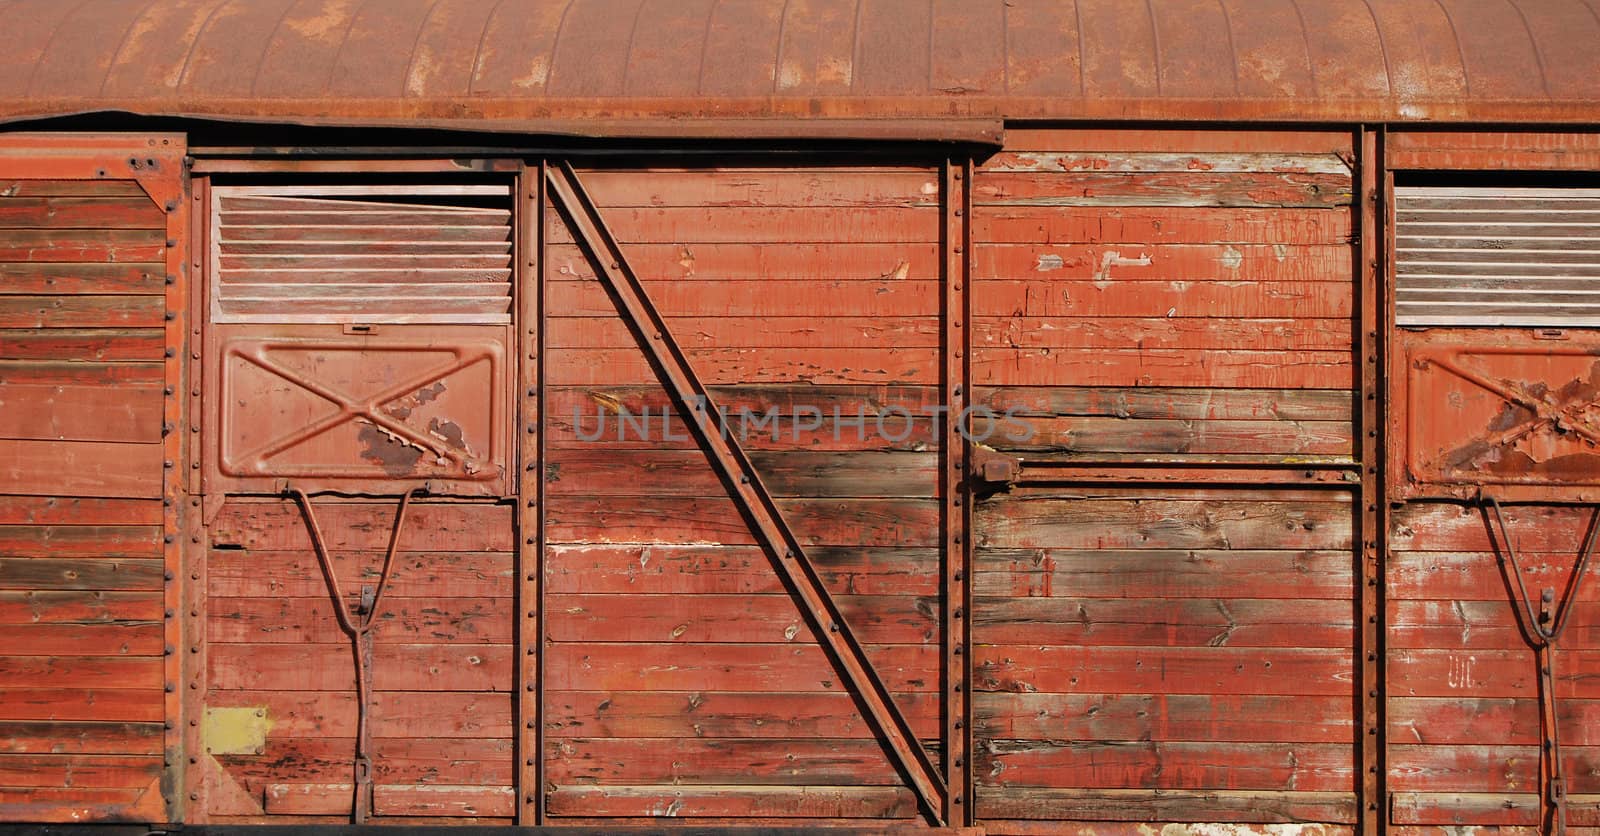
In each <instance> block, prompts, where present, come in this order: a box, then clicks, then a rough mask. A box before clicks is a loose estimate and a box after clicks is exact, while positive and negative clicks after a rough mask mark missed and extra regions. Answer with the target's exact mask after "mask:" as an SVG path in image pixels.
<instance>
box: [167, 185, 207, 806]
mask: <svg viewBox="0 0 1600 836" xmlns="http://www.w3.org/2000/svg"><path fill="white" fill-rule="evenodd" d="M186 200H187V203H188V210H187V211H188V212H189V216H190V218H191V219H192V220H191V223H190V234H189V235H188V237H187V241H188V254H187V265H188V269H187V271H186V275H187V276H188V285H189V291H188V294H187V297H186V304H185V307H184V315H183V316H180V317H179V318H178V319H177V320H176V321H178V322H180V323H184V324H185V325H186V327H187V329H188V333H189V363H188V369H189V373H188V380H187V381H186V382H185V383H184V384H182V386H183V387H184V388H186V389H187V392H186V394H187V396H188V404H189V410H188V415H187V416H186V418H185V420H184V421H183V422H182V424H181V425H180V431H179V433H178V434H179V435H181V436H183V439H184V441H183V444H184V446H185V447H186V448H187V453H188V455H187V456H186V458H187V459H188V462H189V467H188V468H187V469H188V471H189V473H190V474H191V476H190V478H189V482H190V491H189V496H188V498H187V500H186V502H185V503H184V505H183V512H184V529H185V535H186V536H185V537H184V538H183V543H182V546H183V549H182V551H183V555H184V557H183V560H182V563H183V570H182V571H183V572H184V573H185V574H186V575H187V576H188V578H189V581H188V584H187V586H186V587H185V593H184V596H183V601H182V603H181V605H180V606H179V608H178V611H177V613H176V615H178V617H179V620H180V621H181V623H182V624H183V630H182V632H183V641H182V645H181V648H182V653H183V683H182V689H183V697H182V702H183V716H184V718H185V720H184V723H183V750H184V751H183V754H184V757H183V759H182V766H183V768H184V770H185V772H184V776H185V780H184V793H185V794H186V795H188V796H189V798H188V805H187V812H186V815H185V816H184V818H183V821H184V822H186V823H187V822H203V821H205V820H206V819H207V815H206V814H207V810H208V808H209V803H208V799H209V790H210V781H208V780H207V778H206V770H205V768H204V765H203V764H202V763H201V762H200V758H201V757H204V756H205V741H204V739H203V737H202V735H201V728H202V727H201V725H200V723H199V722H198V721H199V720H200V719H201V718H202V717H203V716H204V715H205V699H206V624H205V613H206V569H205V564H206V553H207V549H206V543H205V536H204V535H205V519H204V504H203V497H202V491H203V490H204V484H203V483H202V481H201V470H200V468H199V467H196V465H199V464H201V463H202V461H203V458H202V456H203V454H204V449H205V448H204V446H203V442H204V438H203V436H202V434H201V432H200V428H201V426H202V425H203V423H204V421H203V419H202V415H203V414H204V413H203V412H202V410H201V395H202V393H203V392H204V384H203V381H204V379H205V376H204V374H203V362H204V361H203V356H202V355H203V347H204V346H205V341H204V339H203V337H204V331H203V328H204V327H205V319H206V317H205V311H206V307H205V295H206V294H205V281H204V277H205V261H204V258H205V256H204V254H205V253H207V252H209V251H210V250H209V243H208V242H209V239H210V235H211V225H210V224H209V223H208V222H207V221H208V220H209V217H210V216H209V213H208V212H207V211H206V207H208V206H210V205H211V198H210V181H209V180H202V181H200V182H196V183H193V184H192V187H191V190H190V194H189V195H188V196H187V198H186ZM169 275H172V274H169ZM169 287H170V285H169ZM167 614H168V615H169V616H170V615H173V614H174V612H173V611H172V610H170V609H169V610H168V612H167Z"/></svg>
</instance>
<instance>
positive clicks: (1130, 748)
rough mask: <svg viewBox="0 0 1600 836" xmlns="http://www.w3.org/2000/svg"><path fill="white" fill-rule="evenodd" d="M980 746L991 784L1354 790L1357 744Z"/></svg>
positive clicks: (984, 781) (982, 778)
mask: <svg viewBox="0 0 1600 836" xmlns="http://www.w3.org/2000/svg"><path fill="white" fill-rule="evenodd" d="M974 751H975V755H974V756H975V757H976V758H977V763H976V764H974V765H975V767H976V774H977V775H978V776H979V782H980V784H981V785H982V786H984V787H990V786H1004V787H1076V788H1086V789H1157V788H1160V789H1168V788H1171V789H1216V790H1301V791H1306V792H1347V791H1349V790H1350V788H1351V785H1352V782H1353V781H1354V779H1355V765H1354V763H1353V761H1352V758H1351V746H1350V745H1349V744H1343V745H1332V744H1318V743H1295V744H1286V743H1248V744H1240V743H1214V742H1206V743H1164V742H1154V741H1114V742H1064V741H1039V740H992V741H989V742H987V743H986V744H985V745H984V746H981V747H978V748H977V749H975V750H974Z"/></svg>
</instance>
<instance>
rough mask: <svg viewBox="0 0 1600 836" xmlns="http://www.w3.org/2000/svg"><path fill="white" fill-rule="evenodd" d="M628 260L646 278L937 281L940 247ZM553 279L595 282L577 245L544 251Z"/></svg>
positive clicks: (674, 254)
mask: <svg viewBox="0 0 1600 836" xmlns="http://www.w3.org/2000/svg"><path fill="white" fill-rule="evenodd" d="M628 262H629V263H630V264H632V265H633V269H634V270H635V271H637V272H638V273H639V276H640V277H641V278H644V279H647V280H664V279H701V280H705V281H718V280H722V281H755V282H768V281H812V282H820V281H837V280H852V279H854V280H876V281H885V280H891V279H894V280H906V279H910V280H913V281H935V280H937V279H938V278H939V246H938V244H936V243H934V242H932V241H929V242H927V243H920V244H919V243H899V244H868V243H853V242H838V243H830V244H793V243H781V244H753V243H746V242H723V243H714V244H710V243H696V244H677V243H672V244H630V245H629V246H628ZM545 270H546V275H547V276H549V278H550V280H552V281H557V282H560V281H571V280H580V279H594V278H595V272H594V266H593V265H592V264H590V263H589V257H588V256H586V255H584V253H583V250H582V249H581V248H579V247H578V246H577V245H575V244H551V245H550V246H548V247H546V249H545Z"/></svg>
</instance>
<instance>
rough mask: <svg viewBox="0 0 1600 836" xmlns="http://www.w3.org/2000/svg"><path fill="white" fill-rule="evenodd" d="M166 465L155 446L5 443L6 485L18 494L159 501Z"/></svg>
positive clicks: (0, 470) (1, 478)
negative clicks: (134, 498)
mask: <svg viewBox="0 0 1600 836" xmlns="http://www.w3.org/2000/svg"><path fill="white" fill-rule="evenodd" d="M161 462H162V456H161V447H160V446H159V445H155V444H120V443H114V442H100V441H17V440H13V439H0V482H4V483H5V485H6V490H9V491H13V492H16V493H30V494H44V495H50V494H68V495H71V496H85V497H130V498H132V497H138V498H143V497H152V498H153V497H157V496H160V494H161Z"/></svg>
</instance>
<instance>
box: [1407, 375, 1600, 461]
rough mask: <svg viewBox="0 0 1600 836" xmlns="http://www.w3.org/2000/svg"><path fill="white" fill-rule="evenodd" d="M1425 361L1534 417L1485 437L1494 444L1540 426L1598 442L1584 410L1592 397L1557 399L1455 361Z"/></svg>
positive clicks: (1598, 434)
mask: <svg viewBox="0 0 1600 836" xmlns="http://www.w3.org/2000/svg"><path fill="white" fill-rule="evenodd" d="M1426 362H1429V363H1432V364H1434V365H1437V366H1438V367H1439V368H1442V369H1444V370H1445V371H1448V372H1450V373H1451V374H1454V375H1456V376H1457V377H1460V378H1461V379H1463V380H1466V381H1468V382H1470V383H1475V384H1477V385H1478V386H1479V387H1482V388H1483V389H1485V390H1487V391H1488V392H1490V393H1491V394H1493V395H1495V396H1496V397H1498V398H1500V399H1502V400H1504V401H1505V402H1506V403H1509V404H1512V405H1515V406H1520V407H1522V408H1524V409H1526V410H1528V411H1529V412H1532V413H1533V415H1534V417H1533V419H1532V420H1529V421H1524V422H1523V423H1521V424H1518V425H1517V426H1515V427H1512V428H1510V429H1508V430H1505V431H1503V432H1501V433H1499V434H1498V435H1495V436H1493V437H1490V438H1486V439H1484V441H1485V442H1486V443H1488V444H1489V445H1491V446H1493V447H1504V446H1506V445H1508V444H1513V443H1515V442H1517V441H1518V440H1520V439H1522V438H1525V437H1527V436H1529V435H1532V434H1533V433H1534V432H1536V431H1538V430H1539V429H1541V428H1543V427H1546V426H1549V427H1553V428H1555V429H1556V431H1558V432H1563V433H1564V432H1571V433H1574V434H1575V435H1577V436H1579V437H1580V438H1582V439H1583V440H1585V441H1587V442H1589V443H1590V444H1594V445H1600V429H1597V428H1596V427H1595V425H1594V424H1593V423H1591V422H1590V421H1589V417H1588V415H1587V412H1588V411H1589V409H1590V407H1593V406H1595V405H1596V402H1595V401H1594V400H1592V399H1589V400H1583V399H1579V398H1572V399H1570V400H1567V401H1564V402H1557V401H1556V400H1555V399H1553V398H1552V397H1551V396H1550V394H1549V393H1548V392H1547V393H1546V394H1544V395H1542V396H1541V395H1536V394H1534V393H1533V392H1531V391H1529V389H1528V387H1527V386H1525V385H1523V384H1521V383H1512V382H1510V381H1498V380H1494V379H1493V378H1490V377H1488V376H1487V375H1484V374H1481V373H1479V372H1476V371H1473V370H1471V369H1468V368H1464V367H1462V366H1461V365H1460V364H1458V363H1456V362H1455V361H1454V360H1451V359H1447V358H1444V357H1430V358H1428V360H1427V361H1426Z"/></svg>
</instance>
